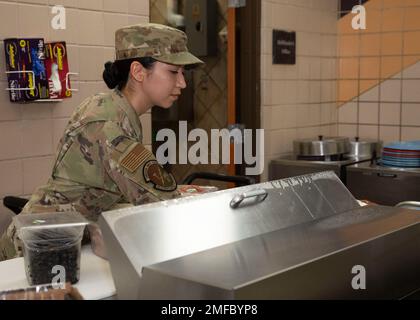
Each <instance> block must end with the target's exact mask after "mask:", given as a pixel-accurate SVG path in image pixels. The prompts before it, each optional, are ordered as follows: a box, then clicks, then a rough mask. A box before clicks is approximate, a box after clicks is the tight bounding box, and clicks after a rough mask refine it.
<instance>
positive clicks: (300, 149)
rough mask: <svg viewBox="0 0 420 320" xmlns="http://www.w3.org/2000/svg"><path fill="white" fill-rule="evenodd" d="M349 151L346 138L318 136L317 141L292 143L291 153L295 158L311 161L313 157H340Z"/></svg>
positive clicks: (309, 140)
mask: <svg viewBox="0 0 420 320" xmlns="http://www.w3.org/2000/svg"><path fill="white" fill-rule="evenodd" d="M349 151H350V142H349V139H348V138H343V137H336V138H324V137H323V136H319V137H318V140H314V139H302V140H296V141H294V142H293V152H294V154H295V155H297V157H302V158H304V159H307V158H306V157H309V158H310V159H311V160H312V158H313V157H316V158H317V159H318V158H319V157H332V156H337V155H342V154H345V153H348V152H349Z"/></svg>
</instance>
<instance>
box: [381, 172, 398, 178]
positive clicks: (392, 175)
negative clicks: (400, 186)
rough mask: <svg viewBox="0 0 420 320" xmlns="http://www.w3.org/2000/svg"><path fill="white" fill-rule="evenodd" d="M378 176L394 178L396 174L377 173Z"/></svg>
mask: <svg viewBox="0 0 420 320" xmlns="http://www.w3.org/2000/svg"><path fill="white" fill-rule="evenodd" d="M378 177H382V178H396V177H397V175H396V174H392V173H378Z"/></svg>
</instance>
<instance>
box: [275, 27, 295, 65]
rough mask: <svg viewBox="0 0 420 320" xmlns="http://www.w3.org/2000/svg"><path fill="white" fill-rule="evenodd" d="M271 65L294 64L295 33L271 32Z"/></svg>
mask: <svg viewBox="0 0 420 320" xmlns="http://www.w3.org/2000/svg"><path fill="white" fill-rule="evenodd" d="M273 64H296V32H294V31H292V32H288V31H282V30H273Z"/></svg>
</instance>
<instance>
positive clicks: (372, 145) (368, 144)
mask: <svg viewBox="0 0 420 320" xmlns="http://www.w3.org/2000/svg"><path fill="white" fill-rule="evenodd" d="M382 145H383V143H382V141H378V140H372V139H364V140H360V139H359V137H355V138H354V139H352V140H351V141H350V153H349V155H350V156H352V157H371V156H373V157H374V158H376V157H377V156H380V154H381V150H382Z"/></svg>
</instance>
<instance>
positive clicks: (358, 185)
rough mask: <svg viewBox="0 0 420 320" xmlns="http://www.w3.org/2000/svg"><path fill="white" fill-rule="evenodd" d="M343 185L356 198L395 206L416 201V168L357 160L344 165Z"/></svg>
mask: <svg viewBox="0 0 420 320" xmlns="http://www.w3.org/2000/svg"><path fill="white" fill-rule="evenodd" d="M347 187H348V188H349V190H350V192H351V193H352V194H353V195H354V196H355V197H356V198H357V199H365V200H369V201H372V202H375V203H378V204H382V205H389V206H395V205H396V204H398V203H400V202H404V201H420V168H395V167H385V166H381V165H379V164H376V163H372V164H371V163H370V162H366V163H359V164H355V165H351V166H349V167H347Z"/></svg>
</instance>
